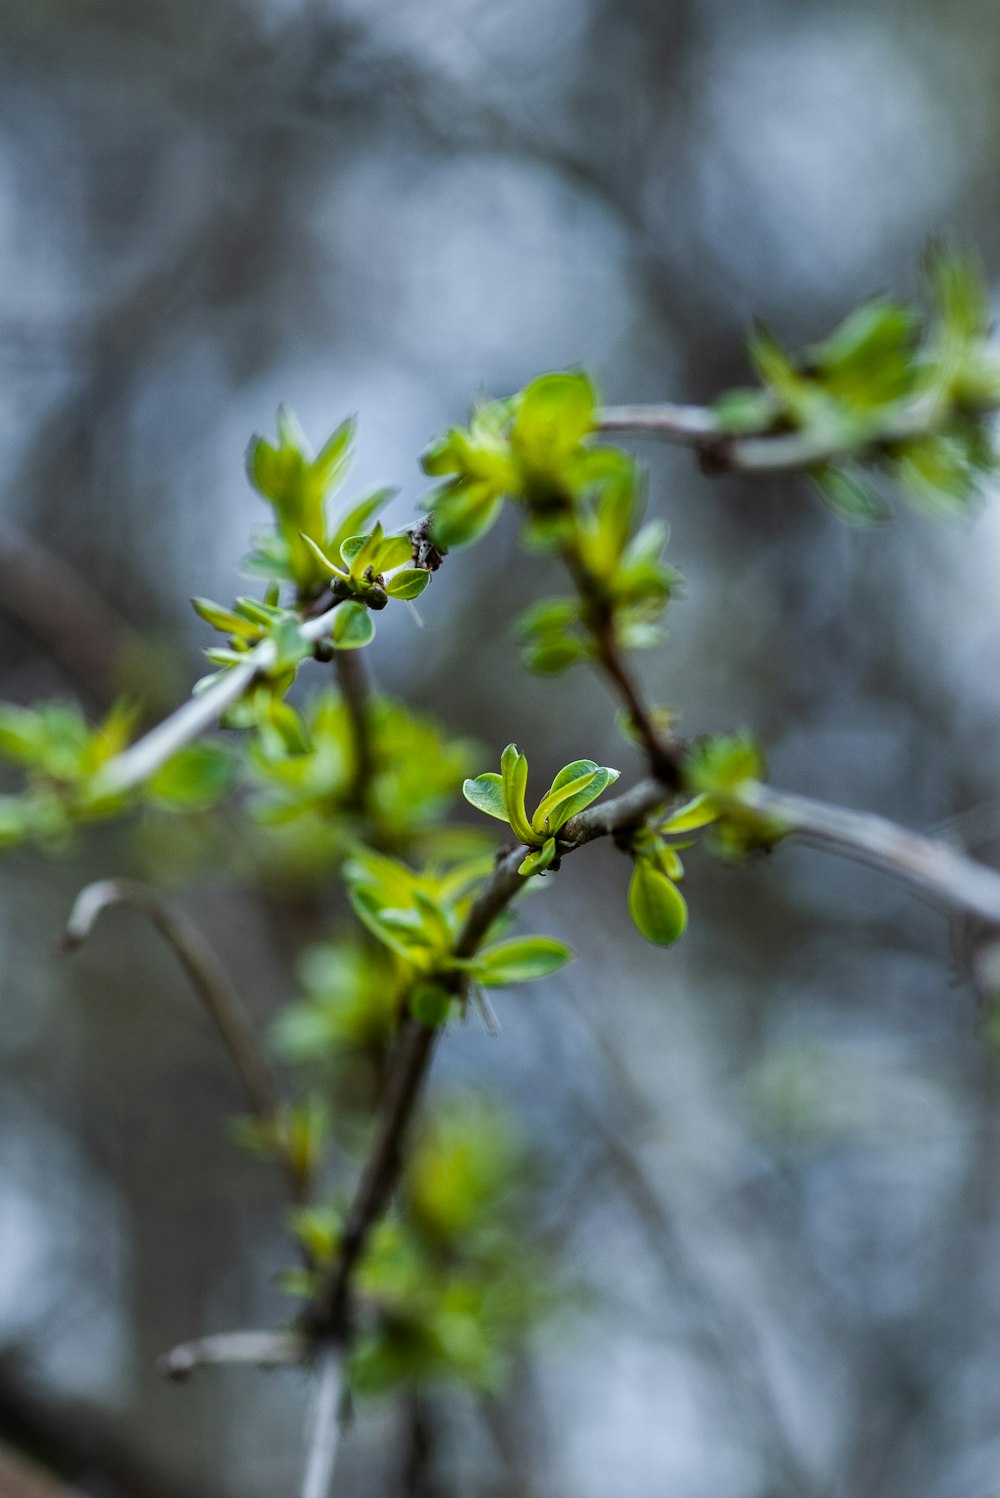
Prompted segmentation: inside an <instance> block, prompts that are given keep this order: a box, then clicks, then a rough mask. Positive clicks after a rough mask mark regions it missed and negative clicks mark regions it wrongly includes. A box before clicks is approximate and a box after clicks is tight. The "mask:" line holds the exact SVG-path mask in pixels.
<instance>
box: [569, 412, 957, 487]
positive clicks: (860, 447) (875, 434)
mask: <svg viewBox="0 0 1000 1498" xmlns="http://www.w3.org/2000/svg"><path fill="white" fill-rule="evenodd" d="M942 414H943V407H942V404H941V401H940V400H939V399H938V398H937V396H936V395H934V394H931V395H925V396H921V397H919V398H918V399H916V400H913V401H910V402H908V403H904V404H901V405H899V406H897V407H895V408H894V409H892V410H890V411H889V412H887V413H885V414H884V415H882V416H881V417H880V418H879V419H878V422H877V424H875V425H873V426H872V429H871V430H870V431H869V432H867V433H863V434H861V435H859V434H858V433H857V432H853V433H845V432H844V431H843V430H839V429H836V428H833V427H831V428H830V429H825V428H823V429H820V428H816V429H812V428H804V429H803V430H802V431H798V432H779V433H773V434H772V433H766V432H760V433H755V434H752V435H749V436H739V435H737V434H735V433H733V432H730V431H727V430H726V428H725V427H724V426H723V424H722V423H721V421H720V420H719V418H718V416H717V415H716V414H715V412H714V411H712V410H711V409H710V408H709V407H707V406H675V405H669V404H660V405H650V406H608V407H606V408H605V409H604V410H603V411H599V412H598V413H597V427H598V430H600V431H602V432H634V433H636V435H638V436H642V437H655V438H657V439H659V440H660V441H663V442H674V443H679V444H681V445H682V446H685V447H691V448H694V450H695V451H696V452H698V453H699V454H700V456H701V458H702V462H703V464H704V466H705V468H706V469H707V470H709V471H710V472H718V473H722V472H739V473H754V474H767V473H794V472H800V471H802V470H804V469H809V468H817V467H819V466H821V465H822V464H824V463H831V462H834V461H835V460H836V459H838V458H848V457H855V458H860V459H861V460H864V458H865V456H866V454H867V453H871V452H872V451H874V450H876V449H878V448H879V447H884V446H887V445H889V444H891V443H894V442H903V441H907V440H911V439H913V438H915V437H922V436H933V435H934V433H935V432H936V431H937V429H938V426H939V424H940V420H941V416H942Z"/></svg>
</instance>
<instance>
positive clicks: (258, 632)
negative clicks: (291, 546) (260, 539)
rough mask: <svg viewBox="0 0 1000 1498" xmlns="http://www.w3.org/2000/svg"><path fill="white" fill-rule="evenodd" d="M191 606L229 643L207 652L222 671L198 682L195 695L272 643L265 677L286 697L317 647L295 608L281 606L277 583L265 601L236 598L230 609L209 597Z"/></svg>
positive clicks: (273, 585) (199, 599) (274, 689)
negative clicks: (308, 637)
mask: <svg viewBox="0 0 1000 1498" xmlns="http://www.w3.org/2000/svg"><path fill="white" fill-rule="evenodd" d="M191 605H192V607H193V609H194V611H195V613H196V614H197V615H198V616H199V617H200V618H202V619H204V620H205V623H206V624H210V625H211V626H212V628H213V629H217V630H218V631H219V632H220V634H224V635H226V636H228V640H229V643H228V645H225V646H217V645H213V646H210V647H209V649H207V650H206V651H205V655H206V658H207V659H208V660H210V661H211V662H212V664H213V666H218V667H219V670H218V671H215V672H213V673H212V674H211V675H209V676H203V677H202V678H201V680H200V681H198V682H196V684H195V688H194V690H195V692H196V693H197V692H203V691H205V690H206V689H207V688H208V687H209V686H211V684H212V683H213V682H214V681H216V680H217V679H218V677H220V676H223V675H225V673H226V672H227V671H229V670H231V669H232V667H233V666H239V665H241V664H242V663H243V662H244V661H245V659H246V656H247V654H248V652H250V651H252V650H254V649H256V647H257V646H258V645H261V644H262V643H263V642H264V641H265V640H270V641H272V643H273V644H274V647H275V660H274V664H273V665H272V666H271V668H270V669H269V670H268V672H267V673H266V677H267V681H268V683H269V686H270V691H271V693H272V694H273V695H275V696H277V697H283V696H284V694H285V693H286V692H287V691H288V688H289V687H290V686H291V684H292V682H293V681H294V680H295V674H296V672H297V671H298V668H299V666H300V665H301V664H302V662H303V661H304V660H306V659H307V658H308V657H309V656H311V655H312V653H313V648H314V647H313V646H312V645H311V644H310V643H309V641H308V640H305V639H303V637H302V631H301V629H300V624H301V620H300V618H299V615H298V614H297V613H296V612H295V610H294V609H286V608H282V607H280V606H279V604H278V588H277V584H272V585H271V586H270V587H269V588H268V590H267V594H266V595H265V597H264V598H262V599H260V598H245V597H244V598H237V600H236V602H235V604H234V605H233V607H232V608H231V609H227V608H225V607H224V606H223V605H222V604H219V603H213V602H212V600H211V599H210V598H192V600H191Z"/></svg>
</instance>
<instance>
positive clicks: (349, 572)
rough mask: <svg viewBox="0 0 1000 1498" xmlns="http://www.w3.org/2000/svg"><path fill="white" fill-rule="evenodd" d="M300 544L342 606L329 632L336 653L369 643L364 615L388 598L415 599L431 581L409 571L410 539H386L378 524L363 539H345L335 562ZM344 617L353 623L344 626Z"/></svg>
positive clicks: (369, 622) (370, 624)
mask: <svg viewBox="0 0 1000 1498" xmlns="http://www.w3.org/2000/svg"><path fill="white" fill-rule="evenodd" d="M303 540H304V541H305V543H306V546H307V547H308V549H309V551H310V553H311V555H312V556H313V558H314V559H315V561H316V562H317V563H318V564H319V566H320V567H321V568H322V570H323V573H324V575H325V576H326V578H327V582H328V585H329V587H330V589H331V592H332V595H333V597H334V599H335V600H336V599H343V600H346V601H345V602H344V603H343V607H342V608H341V610H340V613H339V614H338V615H337V617H336V619H335V621H334V626H333V640H334V644H335V645H337V646H338V647H339V648H340V649H341V650H347V649H351V648H353V647H355V646H357V645H367V644H368V642H369V640H371V639H372V638H373V637H374V634H375V622H374V620H373V619H372V617H371V615H370V614H369V613H368V612H367V610H368V609H384V608H385V606H386V603H387V601H388V600H389V599H390V598H401V599H414V598H419V596H420V594H421V593H422V592H423V591H424V589H425V588H426V586H427V584H428V582H429V581H430V573H429V572H427V571H426V570H425V569H424V568H422V567H414V566H412V565H408V564H411V563H412V561H413V542H412V540H411V538H410V537H409V536H407V535H399V536H387V535H386V534H385V533H384V531H383V530H382V525H381V522H379V523H378V524H377V525H376V526H375V529H374V530H373V531H371V532H370V533H369V534H367V535H361V536H348V537H347V539H346V540H345V541H343V542H341V545H340V550H339V553H338V555H337V557H336V560H334V559H333V558H332V557H330V556H328V555H327V553H326V552H325V551H324V550H323V548H322V547H321V546H319V545H318V544H317V543H316V542H315V541H313V540H312V539H311V538H310V537H309V536H304V537H303ZM390 573H392V574H393V575H392V576H391V577H390V576H388V574H390ZM345 616H347V617H350V618H352V619H354V620H355V621H357V622H356V623H354V624H352V625H347V624H345V623H344V622H343V620H344V617H345ZM362 619H363V620H364V622H365V627H364V629H363V630H362V628H361V625H360V621H361V620H362Z"/></svg>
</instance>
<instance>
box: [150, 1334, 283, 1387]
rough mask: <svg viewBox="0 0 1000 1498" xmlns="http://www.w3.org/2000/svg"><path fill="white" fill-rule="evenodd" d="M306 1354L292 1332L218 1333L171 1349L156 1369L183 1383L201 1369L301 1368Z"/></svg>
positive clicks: (160, 1360)
mask: <svg viewBox="0 0 1000 1498" xmlns="http://www.w3.org/2000/svg"><path fill="white" fill-rule="evenodd" d="M307 1354H308V1346H307V1344H306V1342H305V1341H304V1339H303V1338H302V1337H300V1336H298V1335H296V1333H295V1332H270V1331H263V1332H220V1333H218V1334H217V1335H216V1336H214V1337H200V1338H199V1339H198V1340H197V1341H196V1342H184V1343H182V1344H181V1346H180V1347H174V1348H172V1349H171V1351H170V1352H165V1353H164V1354H163V1356H162V1357H161V1358H160V1359H159V1362H158V1367H159V1369H160V1372H161V1373H163V1374H165V1375H166V1377H167V1378H170V1379H173V1380H174V1381H175V1382H177V1383H182V1382H183V1381H184V1380H185V1379H187V1378H190V1377H191V1375H192V1373H196V1372H197V1371H198V1369H200V1368H217V1367H221V1366H225V1365H232V1364H237V1363H243V1364H248V1365H250V1366H251V1367H254V1368H295V1367H301V1365H302V1364H303V1363H304V1362H305V1359H306V1356H307Z"/></svg>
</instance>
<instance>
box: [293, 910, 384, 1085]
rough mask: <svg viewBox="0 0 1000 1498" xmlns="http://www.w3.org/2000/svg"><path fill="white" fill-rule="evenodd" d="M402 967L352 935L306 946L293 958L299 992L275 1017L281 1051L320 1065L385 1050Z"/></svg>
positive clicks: (306, 1062) (294, 1057) (378, 948)
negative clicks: (297, 961) (297, 959)
mask: <svg viewBox="0 0 1000 1498" xmlns="http://www.w3.org/2000/svg"><path fill="white" fill-rule="evenodd" d="M403 971H404V969H403V968H402V966H401V964H400V963H399V962H397V961H396V960H395V959H394V957H393V955H392V953H390V952H389V951H387V950H386V948H384V947H381V946H371V945H362V944H361V942H359V941H356V940H353V939H351V940H343V941H330V942H323V943H321V944H319V945H317V946H314V947H308V948H307V949H306V951H305V952H304V953H303V954H302V957H301V958H300V960H299V963H298V976H299V982H300V984H301V988H302V997H301V998H299V999H297V1000H296V1001H295V1002H294V1003H291V1004H288V1005H286V1006H285V1008H284V1009H283V1010H282V1011H281V1014H280V1015H279V1016H278V1019H277V1021H276V1022H275V1026H274V1032H273V1033H274V1042H275V1045H276V1046H277V1048H278V1050H279V1052H280V1053H281V1055H282V1056H284V1057H285V1058H286V1059H287V1060H289V1061H293V1062H296V1063H298V1064H300V1065H302V1064H307V1065H319V1066H323V1065H325V1064H327V1063H329V1062H331V1061H333V1060H338V1059H342V1058H343V1057H344V1056H345V1055H353V1054H356V1053H357V1052H377V1053H381V1052H384V1051H385V1050H386V1049H387V1048H388V1046H389V1044H390V1042H391V1040H392V1037H393V1035H394V1033H395V1028H396V1025H397V1023H398V1020H399V1011H400V1005H401V998H402V981H401V975H402V974H403Z"/></svg>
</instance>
